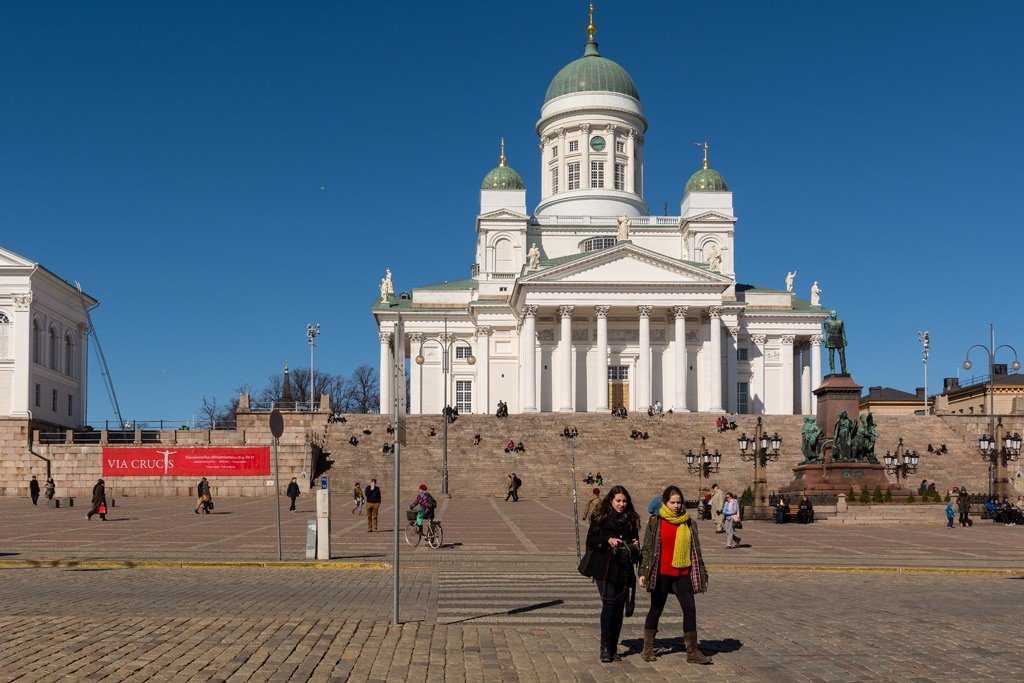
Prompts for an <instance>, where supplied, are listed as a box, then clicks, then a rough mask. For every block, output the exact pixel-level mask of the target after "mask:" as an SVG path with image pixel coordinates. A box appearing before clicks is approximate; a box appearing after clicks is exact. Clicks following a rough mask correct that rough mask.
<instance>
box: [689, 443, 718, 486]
mask: <svg viewBox="0 0 1024 683" xmlns="http://www.w3.org/2000/svg"><path fill="white" fill-rule="evenodd" d="M721 462H722V454H721V453H719V452H718V451H717V450H715V452H714V453H712V452H710V451H709V450H708V447H707V443H706V441H705V440H704V437H703V436H702V437H700V452H699V453H694V452H693V449H690V450H689V451H687V452H686V470H687V471H688V472H689V473H690V474H696V475H698V476H699V477H700V478H701V479H710V478H711V475H712V474H717V473H718V465H719V463H721Z"/></svg>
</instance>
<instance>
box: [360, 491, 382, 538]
mask: <svg viewBox="0 0 1024 683" xmlns="http://www.w3.org/2000/svg"><path fill="white" fill-rule="evenodd" d="M363 493H364V497H365V498H366V531H367V533H372V532H374V531H377V530H378V529H377V513H378V511H379V510H380V487H379V486H377V480H376V479H371V480H370V485H369V486H367V487H366V490H365V491H364V492H363Z"/></svg>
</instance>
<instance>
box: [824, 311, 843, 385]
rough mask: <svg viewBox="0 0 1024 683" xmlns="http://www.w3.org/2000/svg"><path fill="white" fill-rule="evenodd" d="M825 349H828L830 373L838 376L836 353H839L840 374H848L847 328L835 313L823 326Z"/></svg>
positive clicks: (830, 315)
mask: <svg viewBox="0 0 1024 683" xmlns="http://www.w3.org/2000/svg"><path fill="white" fill-rule="evenodd" d="M821 326H822V332H823V335H822V336H823V337H824V338H825V348H826V349H828V371H829V374H832V375H834V374H836V351H838V352H839V368H840V370H839V374H841V375H848V374H849V373H848V372H846V326H845V325H843V321H842V320H840V319H839V316H838V314H837V313H836V312H835V311H832V312H831V313H829V316H828V319H827V320H825V322H823V323H822V324H821Z"/></svg>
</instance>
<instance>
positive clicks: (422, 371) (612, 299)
mask: <svg viewBox="0 0 1024 683" xmlns="http://www.w3.org/2000/svg"><path fill="white" fill-rule="evenodd" d="M595 31H596V29H595V28H594V24H593V21H591V22H590V24H589V25H588V27H587V41H586V44H585V46H584V54H583V57H581V58H580V59H577V60H575V61H573V62H571V63H569V64H568V65H566V66H565V67H564V68H562V69H561V70H560V71H559V72H558V73H557V74H556V76H555V77H554V79H553V80H552V81H551V84H550V85H549V87H548V90H547V93H546V95H545V99H544V104H543V106H542V108H541V112H540V118H539V120H538V122H537V124H536V134H537V138H538V143H539V148H540V163H541V178H542V182H541V187H540V201H539V203H538V204H537V206H536V208H535V209H534V211H533V212H532V213H530V212H528V210H527V199H526V187H525V185H524V183H523V180H522V177H521V176H520V175H519V174H518V173H517V172H516V171H514V170H513V169H512V168H511V167H510V166H509V164H508V160H507V159H506V156H505V152H504V145H502V150H501V152H500V155H499V162H498V165H497V166H496V167H495V168H494V169H493V170H491V171H490V172H489V173H488V174H487V175H486V176H485V178H484V180H483V183H482V184H481V189H480V213H479V215H478V216H477V218H476V250H475V256H476V258H475V262H474V263H473V264H471V266H470V268H469V271H470V273H469V275H470V276H469V277H468V278H465V279H453V280H451V281H446V282H443V283H440V284H434V285H427V286H421V287H415V288H413V289H412V291H411V292H410V293H402V294H399V295H397V296H396V295H395V293H394V288H393V285H392V284H391V274H390V271H388V274H387V276H386V278H385V279H384V280H382V282H381V288H380V296H379V297H378V299H377V303H376V304H375V305H374V307H373V315H374V317H375V320H376V322H377V327H378V332H379V341H380V363H381V377H382V378H384V379H383V381H382V382H381V407H382V410H381V412H388V411H389V410H390V406H391V405H392V403H391V396H390V393H389V392H390V387H389V383H388V382H387V381H386V378H387V377H389V376H390V374H391V372H390V371H389V368H390V367H391V366H392V363H393V360H394V358H395V357H396V354H398V356H397V357H399V358H409V359H413V360H412V361H410V363H409V366H408V372H409V373H410V377H409V392H410V396H409V397H408V398H409V400H408V405H409V410H410V412H411V413H413V414H425V413H438V412H440V411H441V409H442V407H443V406H444V402H445V400H446V398H447V401H448V404H449V405H454V406H456V407H457V408H458V409H459V410H460V412H475V413H493V412H494V411H495V409H496V407H497V404H498V402H499V401H503V402H505V403H506V404H507V405H508V408H509V411H510V412H535V411H544V412H549V411H551V412H577V411H581V412H604V411H608V410H610V409H611V408H613V407H616V406H624V407H626V408H627V409H629V410H637V409H640V410H645V409H646V408H647V407H648V406H650V405H652V404H656V403H660V404H661V405H662V406H663V408H664V409H665V410H670V409H671V410H674V411H706V412H725V411H729V412H736V413H757V414H800V413H804V414H811V413H813V412H814V408H815V405H814V400H815V399H814V397H813V394H812V388H813V387H815V386H817V385H818V384H819V383H820V381H821V354H820V347H821V342H822V340H821V336H820V332H821V322H822V321H823V320H824V319H825V317H826V312H825V311H823V310H822V308H821V306H820V304H819V302H818V301H817V300H816V299H817V298H818V292H819V290H818V289H817V284H816V283H815V286H814V288H813V292H812V296H811V301H810V302H808V301H804V300H800V299H798V298H796V296H795V295H794V293H793V291H792V289H793V288H792V280H793V276H792V275H789V276H787V278H786V280H787V285H786V289H785V290H772V289H763V288H758V287H753V286H750V285H745V284H741V283H739V282H738V280H737V275H736V272H735V253H736V244H735V237H736V224H737V218H736V215H735V214H734V212H733V195H732V192H731V191H730V190H729V187H728V185H727V184H726V182H725V179H724V178H723V177H722V175H721V174H720V173H718V171H716V170H715V169H714V168H712V166H711V164H710V160H709V156H708V148H707V145H704V158H703V162H702V164H701V167H700V168H698V169H697V170H696V172H694V173H693V174H692V175H691V176H690V177H689V180H688V181H687V182H686V183H685V189H684V191H683V195H682V198H681V203H680V211H679V214H678V215H676V216H656V215H651V212H650V210H649V209H648V206H647V203H646V201H645V200H644V177H645V176H644V144H645V135H646V132H647V119H646V118H645V116H644V112H643V108H642V106H641V102H640V95H639V92H638V90H637V88H636V85H635V84H634V82H633V80H632V79H631V78H630V76H629V74H628V73H627V72H626V71H625V70H624V69H623V68H622V67H621V66H619V65H618V64H617V63H615V62H613V61H611V60H609V59H607V58H605V57H603V56H601V54H600V52H599V50H598V45H597V42H596V40H595ZM399 318H401V325H398V324H397V323H398V321H399ZM399 333H400V334H401V337H402V338H396V337H397V335H398V334H399ZM399 345H400V346H399Z"/></svg>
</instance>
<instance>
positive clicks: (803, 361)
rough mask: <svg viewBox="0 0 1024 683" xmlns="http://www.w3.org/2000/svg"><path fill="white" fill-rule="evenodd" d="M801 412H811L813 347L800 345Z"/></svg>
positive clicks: (806, 413) (808, 413)
mask: <svg viewBox="0 0 1024 683" xmlns="http://www.w3.org/2000/svg"><path fill="white" fill-rule="evenodd" d="M800 349H801V353H800V412H801V413H803V414H804V415H810V414H811V347H810V345H808V344H804V345H803V346H801V347H800Z"/></svg>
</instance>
